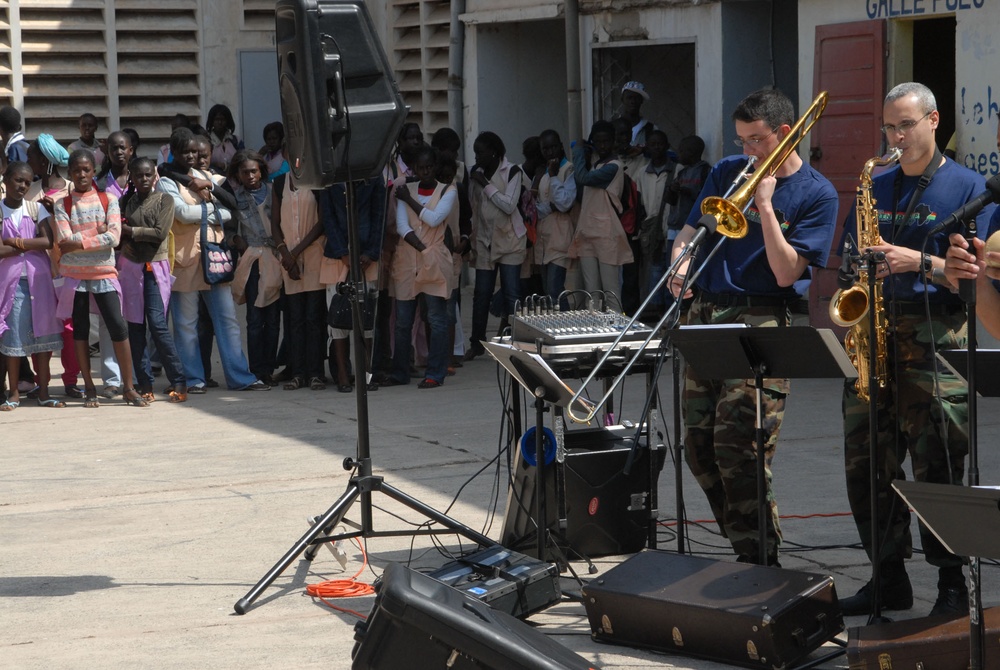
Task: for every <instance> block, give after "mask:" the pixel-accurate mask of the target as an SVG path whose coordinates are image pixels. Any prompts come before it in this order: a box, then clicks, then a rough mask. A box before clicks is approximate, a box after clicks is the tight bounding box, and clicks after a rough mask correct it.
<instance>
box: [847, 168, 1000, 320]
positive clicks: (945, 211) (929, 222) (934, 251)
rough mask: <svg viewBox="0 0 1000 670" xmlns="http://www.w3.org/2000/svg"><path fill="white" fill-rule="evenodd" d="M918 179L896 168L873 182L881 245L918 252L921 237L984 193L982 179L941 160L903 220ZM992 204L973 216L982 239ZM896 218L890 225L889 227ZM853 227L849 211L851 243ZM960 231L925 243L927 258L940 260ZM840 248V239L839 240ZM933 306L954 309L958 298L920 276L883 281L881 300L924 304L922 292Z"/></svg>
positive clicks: (852, 213)
mask: <svg viewBox="0 0 1000 670" xmlns="http://www.w3.org/2000/svg"><path fill="white" fill-rule="evenodd" d="M897 175H900V176H901V179H900V187H899V199H898V201H897V202H896V203H895V211H896V214H895V216H893V214H892V211H893V204H894V203H893V200H894V199H895V191H896V176H897ZM919 181H920V175H917V176H914V177H910V176H907V175H904V174H902V172H901V170H900V169H899V166H898V165H897V166H896V167H894V168H892V169H891V170H887V171H886V172H883V173H882V174H880V175H878V176H877V177H875V178H874V179H873V180H872V197H873V198H875V201H876V202H875V210H876V211H877V212H878V222H879V225H878V229H879V235H881V237H882V241H884V242H887V243H889V244H895V245H897V246H901V247H907V248H909V249H917V250H919V249H921V247H923V245H924V239H925V238H926V237H927V233H929V232H930V230H931V229H932V228H933V227H934V226H935V225H937V224H938V223H940V222H941V221H943V220H944V219H945V218H947V217H948V215H949V214H951V213H952V212H954V211H955V210H956V209H958V208H959V207H961V206H962V205H964V204H965V203H967V202H968V201H969V200H972V198H974V197H975V196H977V195H979V194H980V193H982V192H983V191H985V190H986V180H985V179H984V178H983V177H982V175H980V174H978V173H976V172H973V171H972V170H969V169H968V168H965V167H962V166H961V165H959V164H958V163H956V162H955V161H953V160H951V159H950V158H946V159H945V163H944V165H942V166H941V167H939V168H938V169H937V171H936V172H935V173H934V176H933V177H932V178H931V183H930V184H928V185H927V188H926V189H925V190H924V192H923V193H922V194H921V196H920V202H919V203H917V205H916V206H915V207H914V208H913V213H912V214H911V215H910V219H909V220H908V221H906V222H905V223H904V222H903V217H904V216H905V215H906V210H907V209H909V208H910V198H911V197H912V196H913V192H914V191H915V190H916V188H917V182H919ZM995 209H996V206H995V205H989V206H988V207H986V208H985V209H983V211H982V212H980V214H979V216H977V217H976V230H977V237H980V238H982V239H985V238H986V229H987V228H988V227H989V223H990V217H991V216H993V211H994V210H995ZM894 220H895V224H894ZM857 230H858V227H857V221H856V219H855V211H854V210H853V209H852V210H851V211H850V213H849V214H848V216H847V221H846V222H845V223H844V235H845V236H846V235H847V234H848V233H850V235H851V237H853V238H854V240H855V241H857V239H858V232H857ZM953 232H961V230H942V231H940V232H939V233H937V234H935V235H933V236H932V237H931V238H930V239H928V240H927V246H926V247H924V249H925V251H926V252H927V253H929V254H931V255H932V256H940V257H944V255H945V252H946V251H947V250H948V246H949V242H948V235H950V234H951V233H953ZM841 246H843V239H841ZM925 291H926V292H927V294H928V299H929V300H930V302H932V303H947V304H954V305H958V304H961V303H962V300H961V298H959V297H958V296H957V295H956V294H954V293H952V292H951V290H950V289H949V288H947V287H945V286H940V285H937V284H932V283H931V282H930V281H927V282H925V281H924V276H923V273H922V272H900V273H898V274H893V275H890V276H889V277H886V279H885V283H884V284H883V289H882V295H883V296H884V299H885V300H901V301H906V302H923V299H924V297H923V295H924V292H925Z"/></svg>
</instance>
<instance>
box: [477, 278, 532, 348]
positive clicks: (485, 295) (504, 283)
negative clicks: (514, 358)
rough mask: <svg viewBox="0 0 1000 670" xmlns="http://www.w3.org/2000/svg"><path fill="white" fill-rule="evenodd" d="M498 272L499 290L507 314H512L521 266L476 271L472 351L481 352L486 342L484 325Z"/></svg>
mask: <svg viewBox="0 0 1000 670" xmlns="http://www.w3.org/2000/svg"><path fill="white" fill-rule="evenodd" d="M498 270H499V272H500V289H501V290H502V291H503V298H504V308H505V310H506V313H507V314H513V313H514V306H515V304H516V303H517V298H518V291H519V290H520V287H521V266H520V265H507V264H505V263H496V264H495V265H494V266H493V267H492V268H491V269H489V270H476V286H475V289H474V290H473V293H472V336H471V338H470V341H471V342H472V348H473V350H478V351H482V349H483V345H482V344H481V342H484V341H486V339H487V338H486V324H487V322H488V321H489V318H490V300H491V299H492V298H493V288H494V287H495V286H496V283H497V271H498Z"/></svg>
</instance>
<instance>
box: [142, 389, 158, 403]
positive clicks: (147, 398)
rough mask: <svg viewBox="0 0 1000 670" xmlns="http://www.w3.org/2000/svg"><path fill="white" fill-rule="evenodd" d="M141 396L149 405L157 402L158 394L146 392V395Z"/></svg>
mask: <svg viewBox="0 0 1000 670" xmlns="http://www.w3.org/2000/svg"><path fill="white" fill-rule="evenodd" d="M139 395H140V396H141V397H142V399H143V400H145V401H146V403H147V404H151V403H154V402H156V394H155V393H153V392H152V391H146V392H144V393H140V394H139Z"/></svg>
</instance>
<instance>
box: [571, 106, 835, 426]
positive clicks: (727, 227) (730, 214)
mask: <svg viewBox="0 0 1000 670" xmlns="http://www.w3.org/2000/svg"><path fill="white" fill-rule="evenodd" d="M827 100H828V95H827V92H826V91H821V92H820V94H819V95H817V96H816V99H815V100H813V102H812V104H811V105H809V109H807V110H806V113H805V114H803V115H802V117H801V118H800V119H799V120H798V121H796V122H795V125H794V126H792V127H791V129H790V130H789V131H788V134H787V135H785V137H784V138H782V140H781V142H779V143H778V146H777V147H775V149H774V151H772V152H771V154H770V155H769V156H768V157H767V158H766V159H764V161H763V162H762V163H761V164H760V166H759V167H757V169H756V170H754V171H753V173H750V172H749V171H750V168H751V167H752V166H753V165H754V160H755V158H754V157H753V156H749V157H748V159H747V164H746V165H745V166H744V167H743V170H742V171H741V172H740V174H739V175H737V177H736V179H735V180H734V181H733V183H732V185H730V187H729V189H728V190H727V191H726V193H725V195H723V196H709V197H707V198H705V199H704V200H703V201H702V203H701V212H702V214H703V215H704V216H702V218H701V220H700V221H699V222H698V223H699V225H698V232H697V233H696V234H695V238H694V239H692V240H691V244H689V245H688V246H687V247H685V248H684V249H683V250H682V252H681V253H680V255H678V256H677V258H675V259H674V261H673V263H671V264H670V267H669V268H667V271H666V272H665V273H664V274H663V276H662V277H661V278H660V281H658V282H657V283H656V286H655V287H654V288H653V290H651V291H650V292H649V295H648V296H646V299H645V300H643V302H642V304H641V305H640V306H639V308H638V309H637V310H636V313H635V316H633V317H632V318H631V319H630V320H629V322H628V325H627V326H626V327H625V328H623V329H622V332H621V333H619V334H618V337H616V338H615V341H614V342H612V343H611V345H610V346H609V347H608V350H607V351H606V352H605V353H604V355H603V356H602V357H601V359H600V360H599V361H598V362H597V365H595V366H594V369H593V370H591V372H590V374H589V375H588V376H587V378H586V379H585V380H584V381H583V384H582V385H581V386H580V389H579V390H578V391H577V392H576V393H574V394H573V398H572V399H571V400H570V402H569V407H568V408H567V410H566V414H567V416H569V418H570V419H571V420H572V421H574V422H576V423H590V421H591V420H592V419H593V418H594V416H596V415H597V412H598V411H600V408H601V407H603V406H604V404H605V403H606V402H607V401H608V399H609V398H610V397H611V396H612V394H613V393H614V392H615V390H616V389H617V388H618V387H619V386H620V385H621V383H622V380H624V379H625V376H626V375H628V374H629V372H630V371H631V370H632V368H633V367H634V366H635V364H636V363H637V362H638V360H639V357H640V356H642V355H643V354H644V353H645V352H646V348H647V347H648V346H649V343H650V342H651V341H652V340H653V338H654V337H655V336H656V334H657V333H658V332H659V331H660V329H661V328H662V327H663V325H664V324H665V323H666V322H667V319H669V318H673V317H674V316H675V313H676V312H678V311H679V310H680V303H681V301H680V300H675V301H674V303H673V304H672V305H671V306H670V308H669V309H668V310H666V312H665V313H664V314H663V316H662V317H661V318H660V320H659V321H658V322H657V323H656V325H655V326H654V327H653V328H652V329H651V331H650V333H649V335H648V336H646V339H645V340H643V342H642V344H641V345H639V347H638V348H637V349H636V350H635V353H634V354H633V356H632V358H631V359H629V361H628V363H626V365H625V367H624V368H622V371H621V372H620V373H619V374H618V376H617V377H615V378H614V380H613V381H612V383H611V385H610V386H609V388H608V390H607V391H606V392H605V393H604V396H603V397H602V398H601V399H600V400H599V401H597V402H596V403H590V402H589V401H587V402H583V401H582V400H581V397H582V396H583V394H584V392H585V391H586V390H587V385H588V384H590V382H592V381H593V380H594V379H595V378H596V377H597V375H598V374H599V373H600V371H601V368H603V367H604V365H605V364H606V363H607V362H608V359H609V358H611V356H612V354H614V352H615V349H617V348H618V345H619V344H621V341H622V340H623V339H624V338H625V336H626V335H627V334H628V332H629V330H630V329H631V328H632V326H633V324H635V322H636V321H638V320H639V315H640V314H642V312H643V310H644V309H645V308H646V305H647V304H648V303H649V301H650V300H652V298H653V296H655V295H656V293H657V292H658V291H659V290H660V289H661V288H662V287H663V284H664V283H665V282H666V281H667V280H669V279H670V278H671V277H672V276H674V275H675V274H676V273H677V269H678V267H679V265H680V263H681V261H682V260H684V258H685V257H686V256H690V255H692V254H693V253H694V250H695V249H696V248H697V247H698V246H699V245H700V244H701V242H702V241H703V240H704V238H705V237H707V236H708V235H710V234H711V233H712V232H718V233H719V234H720V235H722V236H723V237H722V238H720V239H719V241H718V242H717V243H716V245H715V246H714V247H713V248H712V250H711V251H710V252H709V254H708V256H707V257H706V258H705V260H704V261H703V262H702V264H701V266H700V267H699V268H698V269H697V270H696V271H695V272H694V274H692V273H690V272H689V273H688V275H687V277H686V278H685V280H684V286H685V288H686V287H687V286H689V285H691V284H693V283H694V280H695V279H697V278H698V275H700V274H701V271H702V270H703V269H704V268H705V266H706V265H707V264H708V262H709V260H711V258H712V256H714V255H715V253H716V252H717V251H718V250H719V248H720V247H721V246H722V243H723V242H724V241H725V239H726V238H731V239H740V238H742V237H745V236H746V234H747V232H748V231H749V226H748V224H747V219H746V216H745V215H744V213H745V212H746V211H747V209H749V208H750V205H751V203H752V202H753V195H754V192H755V191H756V190H757V186H758V185H759V184H760V182H761V180H762V179H763V178H764V177H765V176H770V175H773V174H774V173H775V172H777V171H778V169H779V168H780V167H781V166H782V164H783V163H784V162H785V161H786V160H788V157H789V156H791V155H792V152H793V151H795V149H796V147H797V146H798V145H799V143H800V142H801V141H802V140H803V139H805V136H806V135H807V134H808V133H809V131H810V130H811V129H812V127H813V126H814V125H816V122H817V121H818V120H819V117H820V116H822V115H823V111H824V110H825V109H826V103H827ZM741 182H742V183H741ZM682 295H683V293H682ZM577 403H580V404H582V405H584V406H588V407H590V409H589V411H588V412H587V414H586V416H583V417H580V416H577V415H576V414H574V413H573V407H574V406H575V405H576V404H577Z"/></svg>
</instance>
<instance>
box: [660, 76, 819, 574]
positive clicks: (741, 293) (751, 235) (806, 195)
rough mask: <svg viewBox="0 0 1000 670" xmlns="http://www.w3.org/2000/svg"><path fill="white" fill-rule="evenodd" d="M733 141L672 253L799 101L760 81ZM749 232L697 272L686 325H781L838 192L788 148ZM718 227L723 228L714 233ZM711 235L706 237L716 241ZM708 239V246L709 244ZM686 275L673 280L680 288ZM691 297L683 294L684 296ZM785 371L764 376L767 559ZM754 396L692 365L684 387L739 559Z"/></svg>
mask: <svg viewBox="0 0 1000 670" xmlns="http://www.w3.org/2000/svg"><path fill="white" fill-rule="evenodd" d="M732 118H733V122H734V124H735V127H736V136H737V137H736V144H737V146H739V147H741V148H742V149H743V154H744V155H743V156H729V157H727V158H723V159H722V160H721V161H719V163H717V164H716V165H715V167H714V168H712V171H711V173H710V174H709V176H708V179H707V180H706V182H705V186H704V188H703V189H702V191H701V194H700V195H699V196H698V200H697V202H696V203H695V206H694V207H693V208H692V210H691V215H690V217H689V218H688V221H687V225H686V226H685V227H684V228H683V229H682V230H681V231H680V232H679V233H678V235H677V239H676V240H675V242H674V245H673V247H672V250H671V260H673V259H675V258H677V257H678V256H679V255H680V253H681V250H682V249H683V248H684V246H685V245H687V243H688V242H690V241H691V239H692V238H693V236H694V233H695V230H696V228H695V225H696V224H697V221H698V218H699V216H700V208H701V204H702V201H703V200H704V199H705V198H706V197H708V196H722V195H723V194H724V193H725V192H726V189H727V187H728V186H729V184H730V183H732V182H733V181H734V177H736V176H737V175H738V174H739V173H740V172H741V171H742V170H743V169H744V166H746V164H747V158H748V157H753V158H755V159H757V164H756V165H757V167H758V168H759V167H760V166H762V165H764V164H765V163H766V162H767V161H768V159H769V158H770V157H771V156H772V155H776V156H780V155H781V154H780V152H779V148H780V143H781V142H782V141H785V140H786V138H789V139H791V138H793V137H794V134H791V131H792V127H793V126H792V124H793V123H794V122H795V109H794V107H793V106H792V102H791V100H789V99H788V97H787V96H785V95H784V94H783V93H781V92H780V91H777V90H773V89H764V90H760V91H757V92H755V93H751V94H750V95H749V96H747V97H746V98H744V99H743V101H741V102H740V104H739V105H737V107H736V109H735V111H734V112H733V115H732ZM746 219H747V221H748V222H749V225H748V232H747V234H746V236H745V237H743V238H741V239H727V240H725V241H724V242H723V243H722V246H721V247H720V249H719V251H718V253H716V254H715V256H714V257H712V259H711V261H709V262H708V264H707V265H706V267H705V269H704V270H703V271H702V273H701V275H700V276H699V277H698V281H697V284H696V289H697V292H698V295H697V297H696V298H695V299H694V302H693V303H692V305H691V309H690V312H689V317H688V323H692V324H716V323H719V324H721V323H747V324H750V325H752V326H785V325H788V323H789V321H790V318H791V316H790V306H791V304H792V303H794V302H797V300H798V299H799V298H800V296H801V295H802V293H803V291H804V289H805V286H806V285H807V284H808V283H809V278H810V276H811V275H810V271H809V267H808V266H810V265H812V266H817V267H823V266H824V265H825V263H826V260H827V256H828V251H829V248H830V243H831V242H832V241H833V235H834V229H835V224H836V220H837V192H836V191H835V190H834V188H833V185H832V184H830V182H829V181H828V180H827V179H826V178H825V177H823V176H822V175H821V174H819V172H817V171H816V170H815V169H813V168H812V167H810V166H809V165H807V164H805V163H804V162H803V161H802V159H801V158H800V157H799V155H798V153H796V152H795V151H792V152H791V153H790V155H789V156H788V158H787V159H786V160H785V161H784V162H783V163H781V165H780V167H778V168H777V169H776V170H775V172H774V174H773V176H766V177H763V178H762V179H761V180H760V182H759V184H758V185H757V187H756V191H755V193H754V201H753V204H752V205H751V207H750V209H749V210H748V211H747V212H746ZM716 235H718V233H716ZM714 244H715V239H711V240H709V243H708V244H706V245H705V247H707V248H711V247H712V246H714ZM705 247H703V248H705ZM698 263H700V259H699V260H698V261H695V262H694V263H692V262H691V261H687V263H686V264H682V266H681V267H680V269H679V274H685V273H687V272H688V269H689V268H693V267H698ZM682 284H683V282H682V281H677V280H676V278H675V281H674V282H672V283H671V291H672V292H673V294H674V296H675V297H677V296H679V293H680V291H681V289H682ZM685 297H686V296H685ZM788 390H789V380H787V379H766V380H765V390H764V420H763V425H764V427H765V430H766V431H767V436H766V443H765V444H766V446H765V450H766V453H765V459H766V465H767V471H766V484H767V493H768V501H769V502H770V514H769V517H768V523H767V528H766V533H767V536H766V537H767V545H768V546H767V547H766V554H767V555H766V561H767V563H768V564H769V565H775V564H777V562H778V544H779V542H780V538H781V531H780V527H779V525H778V511H777V505H776V504H775V501H774V495H773V493H772V489H771V460H772V457H773V456H774V450H775V447H776V444H777V440H778V432H779V430H780V429H781V421H782V418H783V416H784V408H785V397H786V395H787V394H788ZM754 400H755V394H754V390H753V382H752V381H751V382H747V380H746V379H726V380H709V379H702V378H700V377H698V375H697V373H696V372H695V371H693V370H692V369H691V368H690V366H689V367H688V369H687V371H686V373H685V386H684V395H683V400H682V402H683V405H684V421H685V438H684V440H685V441H684V443H685V445H686V449H685V450H684V452H685V455H686V456H687V462H688V466H689V467H690V468H691V472H692V473H693V474H694V476H695V478H696V479H697V480H698V484H699V485H700V486H701V488H702V490H703V491H704V492H705V495H706V496H707V498H708V501H709V504H710V505H711V507H712V513H713V514H714V516H715V518H716V521H717V522H718V524H719V528H720V529H722V531H723V533H724V534H725V535H726V537H727V538H728V539H729V542H730V544H732V547H733V551H734V553H736V554H737V555H738V557H739V558H738V560H740V561H745V562H752V563H756V562H758V561H759V560H760V547H759V539H758V538H759V522H758V518H757V502H756V501H757V473H756V443H755V440H754V437H755V431H754V421H753V418H752V417H753V416H754V413H755V403H754Z"/></svg>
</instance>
